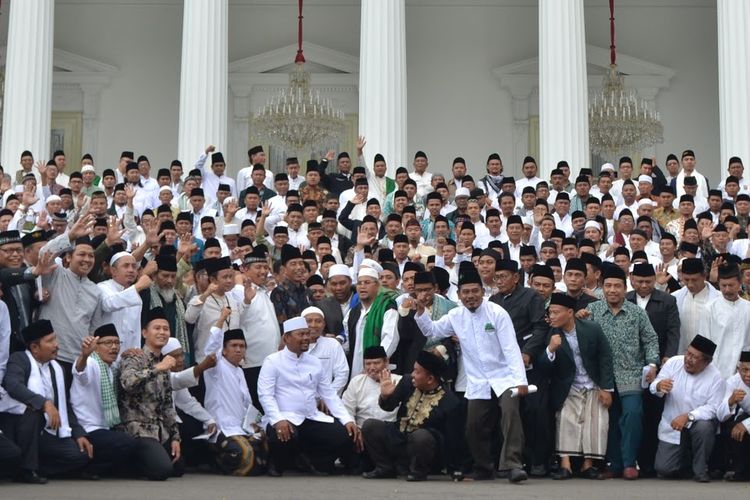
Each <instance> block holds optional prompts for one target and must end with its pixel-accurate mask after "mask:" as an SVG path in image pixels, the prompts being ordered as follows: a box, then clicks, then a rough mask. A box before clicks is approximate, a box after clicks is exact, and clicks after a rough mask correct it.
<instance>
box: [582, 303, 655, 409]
mask: <svg viewBox="0 0 750 500" xmlns="http://www.w3.org/2000/svg"><path fill="white" fill-rule="evenodd" d="M586 309H588V310H589V311H591V318H589V319H591V320H593V321H596V322H597V323H599V326H601V327H602V330H604V335H605V336H606V337H607V340H608V341H609V345H610V347H611V348H612V365H613V370H614V373H615V385H616V387H617V392H618V393H619V394H625V393H636V392H640V391H641V390H642V389H641V377H642V375H643V367H644V366H646V365H648V364H650V363H653V364H657V363H658V362H659V340H658V338H657V336H656V332H655V331H654V327H653V326H651V321H649V319H648V315H647V314H646V311H644V310H643V309H641V308H640V307H639V306H637V305H636V304H633V303H632V302H628V301H627V300H626V301H625V302H624V303H623V305H622V309H620V311H619V312H618V313H617V314H616V315H612V310H611V309H610V308H609V305H608V304H607V302H606V301H604V300H600V301H597V302H592V303H591V304H589V305H588V306H587V307H586Z"/></svg>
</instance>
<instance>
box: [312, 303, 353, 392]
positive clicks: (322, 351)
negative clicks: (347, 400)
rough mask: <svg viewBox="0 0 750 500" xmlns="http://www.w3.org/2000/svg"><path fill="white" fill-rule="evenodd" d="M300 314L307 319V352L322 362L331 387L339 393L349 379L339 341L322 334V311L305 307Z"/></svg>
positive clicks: (342, 349)
mask: <svg viewBox="0 0 750 500" xmlns="http://www.w3.org/2000/svg"><path fill="white" fill-rule="evenodd" d="M300 316H302V317H303V318H305V321H307V327H308V328H309V329H310V348H309V349H308V351H307V352H309V353H310V354H312V355H313V356H315V357H316V358H318V359H319V360H320V362H321V363H322V364H323V371H324V372H325V374H326V377H328V379H329V380H330V381H331V387H332V388H333V390H334V391H336V394H341V392H342V391H343V390H344V387H346V383H347V381H348V380H349V363H348V362H347V361H346V353H344V348H343V347H341V342H339V341H338V340H336V339H333V338H330V337H325V336H323V330H325V326H326V319H325V315H324V314H323V311H321V310H320V309H319V308H317V307H315V306H311V307H308V308H306V309H305V310H303V311H302V312H301V313H300Z"/></svg>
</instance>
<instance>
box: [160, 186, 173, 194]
mask: <svg viewBox="0 0 750 500" xmlns="http://www.w3.org/2000/svg"><path fill="white" fill-rule="evenodd" d="M162 191H169V192H170V193H171V192H172V188H171V187H169V186H162V187H160V188H159V192H160V193H161V192H162Z"/></svg>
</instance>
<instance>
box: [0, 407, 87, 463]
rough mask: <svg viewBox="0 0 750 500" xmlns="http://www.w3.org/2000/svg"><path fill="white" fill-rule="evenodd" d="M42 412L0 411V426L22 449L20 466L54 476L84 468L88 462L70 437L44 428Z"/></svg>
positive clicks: (84, 453)
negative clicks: (17, 412) (14, 412)
mask: <svg viewBox="0 0 750 500" xmlns="http://www.w3.org/2000/svg"><path fill="white" fill-rule="evenodd" d="M44 422H45V420H44V415H43V414H42V413H40V412H37V411H33V410H27V411H26V413H24V414H23V415H14V414H11V413H0V428H2V430H3V433H4V434H5V436H6V437H7V438H8V439H10V440H11V441H13V442H14V443H15V444H16V445H17V446H18V448H20V449H21V460H20V464H19V466H20V468H21V469H24V470H27V471H39V472H40V473H42V474H43V475H48V476H54V475H62V474H66V473H68V472H73V471H75V470H78V469H83V467H85V466H86V464H88V462H89V456H88V455H87V454H86V452H85V451H84V452H81V449H80V448H79V446H78V443H76V442H75V440H74V439H73V438H59V437H57V436H53V435H52V434H50V433H49V432H47V431H45V430H43V428H44Z"/></svg>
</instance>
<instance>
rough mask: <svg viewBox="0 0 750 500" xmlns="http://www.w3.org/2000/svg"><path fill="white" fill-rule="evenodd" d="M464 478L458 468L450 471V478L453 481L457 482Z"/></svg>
mask: <svg viewBox="0 0 750 500" xmlns="http://www.w3.org/2000/svg"><path fill="white" fill-rule="evenodd" d="M465 478H466V476H464V473H463V472H461V471H460V470H454V471H453V472H451V480H453V482H456V483H459V482H461V481H463V480H464V479H465Z"/></svg>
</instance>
